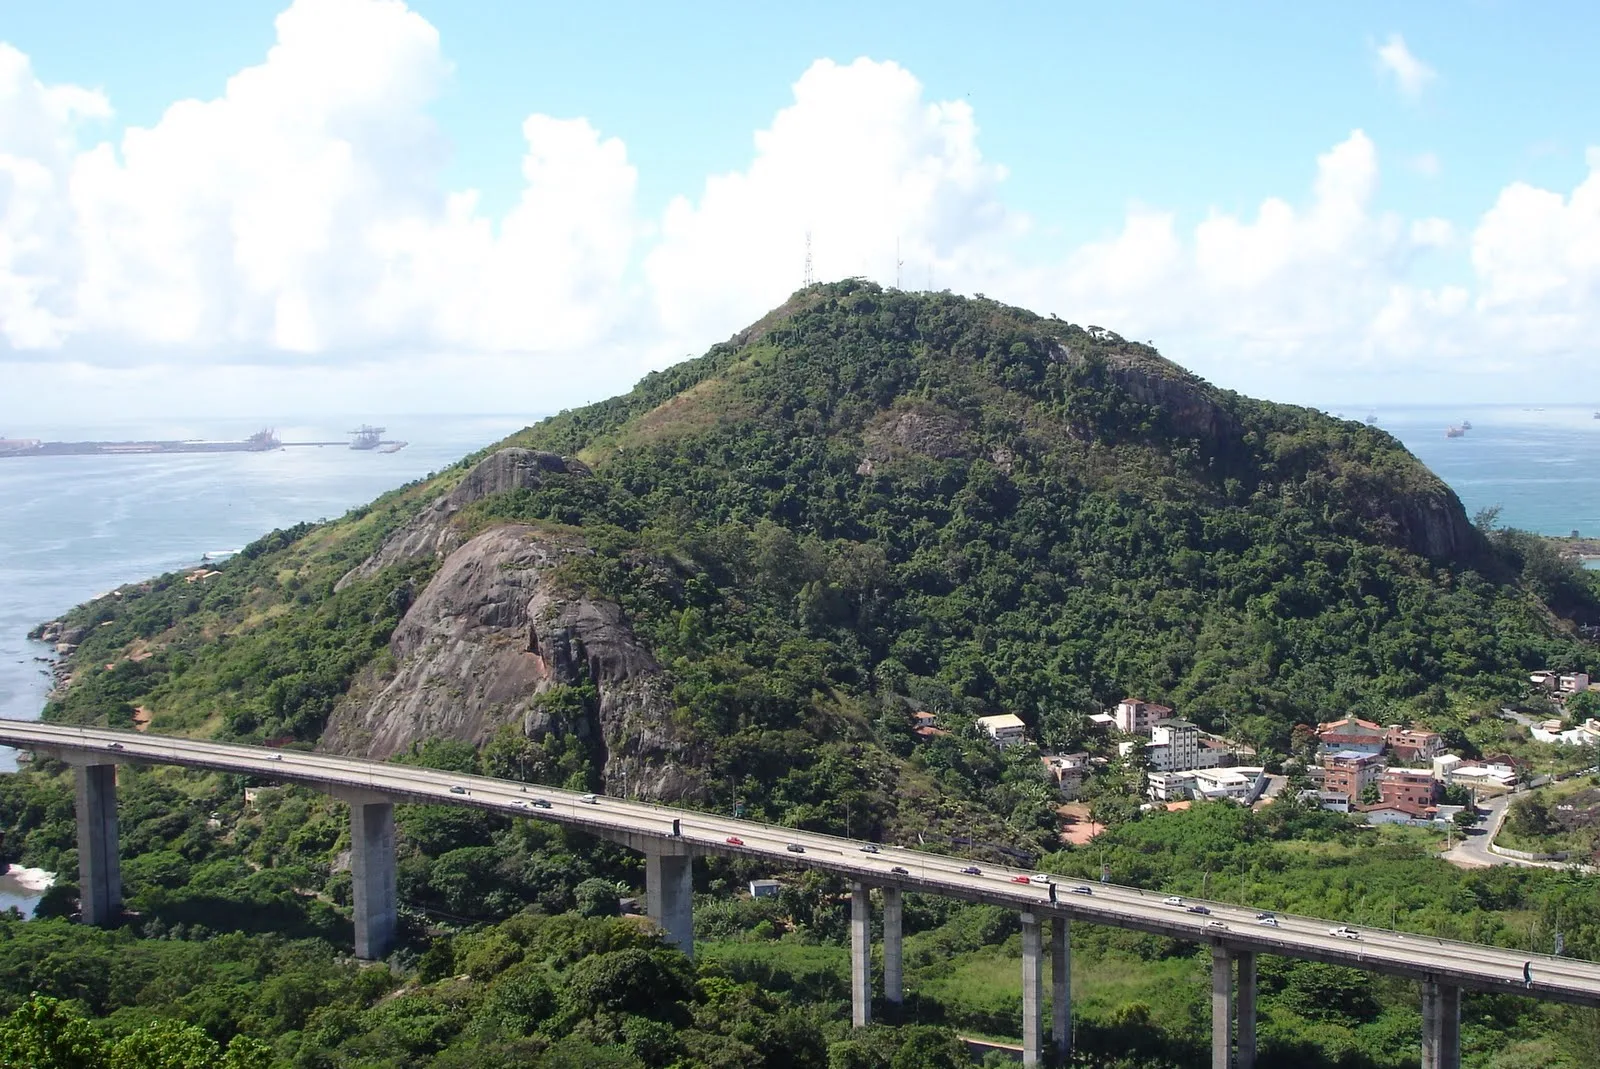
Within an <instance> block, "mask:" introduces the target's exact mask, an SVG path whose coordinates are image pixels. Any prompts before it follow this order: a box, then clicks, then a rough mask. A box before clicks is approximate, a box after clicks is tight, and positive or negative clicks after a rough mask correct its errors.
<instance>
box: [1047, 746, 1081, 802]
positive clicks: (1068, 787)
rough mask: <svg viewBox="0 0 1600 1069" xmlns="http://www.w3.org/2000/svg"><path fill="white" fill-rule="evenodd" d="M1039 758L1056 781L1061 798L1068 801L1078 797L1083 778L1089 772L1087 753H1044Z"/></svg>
mask: <svg viewBox="0 0 1600 1069" xmlns="http://www.w3.org/2000/svg"><path fill="white" fill-rule="evenodd" d="M1039 760H1041V761H1043V762H1044V768H1045V772H1046V773H1048V774H1049V776H1050V777H1051V778H1052V779H1054V780H1055V781H1056V788H1057V790H1059V791H1060V792H1061V797H1062V798H1065V799H1066V800H1067V801H1069V802H1070V801H1072V800H1073V799H1075V798H1077V797H1078V792H1079V791H1081V790H1082V789H1083V779H1084V777H1085V776H1087V775H1088V774H1089V755H1088V754H1087V753H1065V754H1045V755H1044V756H1043V757H1041V758H1039Z"/></svg>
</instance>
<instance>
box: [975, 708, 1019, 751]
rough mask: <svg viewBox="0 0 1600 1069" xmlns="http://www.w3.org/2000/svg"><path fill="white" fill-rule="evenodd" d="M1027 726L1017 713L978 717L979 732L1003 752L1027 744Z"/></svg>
mask: <svg viewBox="0 0 1600 1069" xmlns="http://www.w3.org/2000/svg"><path fill="white" fill-rule="evenodd" d="M1027 727H1028V726H1027V725H1026V724H1024V723H1023V722H1022V718H1021V717H1019V716H1017V715H1016V714H1015V713H999V714H996V715H995V716H980V717H978V730H980V731H982V732H983V733H984V734H985V735H987V736H989V739H990V740H991V741H992V742H993V743H994V744H995V745H996V746H998V747H1000V748H1001V749H1002V750H1004V749H1006V748H1007V747H1009V746H1018V745H1021V744H1022V743H1024V742H1027V741H1028V740H1027Z"/></svg>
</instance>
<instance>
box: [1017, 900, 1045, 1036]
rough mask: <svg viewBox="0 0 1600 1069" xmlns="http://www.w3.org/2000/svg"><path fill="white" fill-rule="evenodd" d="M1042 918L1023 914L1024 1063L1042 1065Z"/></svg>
mask: <svg viewBox="0 0 1600 1069" xmlns="http://www.w3.org/2000/svg"><path fill="white" fill-rule="evenodd" d="M1042 942H1043V939H1042V937H1041V933H1040V931H1039V918H1038V917H1037V916H1036V915H1034V914H1032V913H1024V914H1023V915H1022V1064H1023V1065H1038V1064H1039V1063H1040V1059H1041V1056H1042V1054H1043V1047H1044V1042H1043V1038H1044V1037H1043V1035H1042V1033H1043V1031H1044V1012H1043V1011H1044V960H1043V959H1044V953H1043V950H1044V948H1043V946H1042V945H1041V944H1042Z"/></svg>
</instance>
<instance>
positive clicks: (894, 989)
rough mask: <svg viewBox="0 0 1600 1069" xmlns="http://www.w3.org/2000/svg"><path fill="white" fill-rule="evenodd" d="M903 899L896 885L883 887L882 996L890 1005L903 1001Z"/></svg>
mask: <svg viewBox="0 0 1600 1069" xmlns="http://www.w3.org/2000/svg"><path fill="white" fill-rule="evenodd" d="M904 912H905V910H904V901H903V897H902V895H901V893H900V888H898V887H885V888H884V889H883V998H884V1001H885V1002H888V1003H889V1004H890V1005H891V1006H899V1005H901V1004H902V1003H904V1002H905V998H906V994H905V979H904V973H903V972H902V969H901V965H902V950H901V940H900V932H901V926H902V919H903V915H904Z"/></svg>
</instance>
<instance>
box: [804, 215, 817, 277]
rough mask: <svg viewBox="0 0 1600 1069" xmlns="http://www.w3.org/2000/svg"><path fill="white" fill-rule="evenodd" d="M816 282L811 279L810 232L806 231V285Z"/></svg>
mask: <svg viewBox="0 0 1600 1069" xmlns="http://www.w3.org/2000/svg"><path fill="white" fill-rule="evenodd" d="M814 281H816V280H815V279H813V278H812V277H811V231H810V230H809V229H808V230H807V231H806V285H807V286H809V285H811V283H812V282H814Z"/></svg>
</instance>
